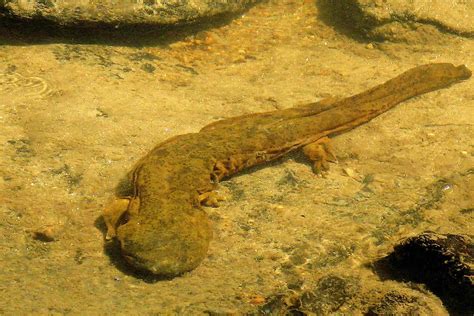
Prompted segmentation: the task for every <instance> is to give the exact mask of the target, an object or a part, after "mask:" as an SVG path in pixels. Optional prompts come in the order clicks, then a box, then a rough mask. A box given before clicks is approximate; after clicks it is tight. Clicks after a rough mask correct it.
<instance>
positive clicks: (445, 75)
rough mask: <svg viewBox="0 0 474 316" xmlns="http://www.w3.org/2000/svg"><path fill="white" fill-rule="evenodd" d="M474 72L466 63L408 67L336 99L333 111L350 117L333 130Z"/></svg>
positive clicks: (336, 130) (354, 123)
mask: <svg viewBox="0 0 474 316" xmlns="http://www.w3.org/2000/svg"><path fill="white" fill-rule="evenodd" d="M471 75H472V72H471V71H470V70H469V69H468V68H467V67H466V66H465V65H460V66H454V65H453V64H450V63H436V64H426V65H421V66H418V67H415V68H412V69H409V70H407V71H406V72H404V73H402V74H401V75H399V76H397V77H395V78H393V79H391V80H388V81H387V82H385V83H383V84H381V85H378V86H375V87H373V88H371V89H369V90H367V91H365V92H362V93H360V94H357V95H354V96H352V97H348V98H346V99H343V100H341V101H339V102H337V103H336V104H335V105H334V107H333V109H334V111H335V112H336V111H337V112H338V113H339V114H340V115H338V117H340V118H347V121H346V122H345V124H343V122H342V120H341V122H337V123H339V124H338V125H339V127H338V128H335V129H334V130H333V131H334V133H335V134H338V133H340V132H343V131H345V130H348V129H352V128H354V127H356V126H358V125H361V124H363V123H365V122H367V121H370V120H371V119H373V118H374V117H376V116H378V115H380V114H382V113H383V112H385V111H387V110H389V109H390V108H392V107H394V106H395V105H397V104H398V103H400V102H403V101H405V100H408V99H410V98H412V97H415V96H418V95H421V94H424V93H427V92H430V91H434V90H438V89H441V88H445V87H448V86H450V85H452V84H454V83H457V82H459V81H462V80H466V79H468V78H470V77H471ZM336 108H337V110H336ZM344 125H345V126H344ZM331 134H333V133H331Z"/></svg>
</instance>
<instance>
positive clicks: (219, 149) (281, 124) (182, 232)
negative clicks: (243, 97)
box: [103, 63, 471, 276]
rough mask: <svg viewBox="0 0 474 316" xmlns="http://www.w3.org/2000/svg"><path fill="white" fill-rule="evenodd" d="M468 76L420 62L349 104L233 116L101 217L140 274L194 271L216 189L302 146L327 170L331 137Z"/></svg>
mask: <svg viewBox="0 0 474 316" xmlns="http://www.w3.org/2000/svg"><path fill="white" fill-rule="evenodd" d="M470 76H471V71H470V70H469V69H468V68H466V67H465V66H463V65H461V66H458V67H455V66H454V65H452V64H448V63H437V64H427V65H422V66H419V67H415V68H412V69H410V70H408V71H406V72H405V73H403V74H401V75H399V76H398V77H395V78H394V79H391V80H389V81H387V82H385V83H384V84H381V85H378V86H376V87H374V88H372V89H369V90H367V91H365V92H363V93H360V94H357V95H354V96H351V97H348V98H345V99H341V100H329V99H328V100H323V101H321V102H316V103H311V104H307V105H304V106H298V107H294V108H289V109H285V110H276V111H271V112H265V113H257V114H249V115H243V116H238V117H234V118H229V119H225V120H221V121H217V122H215V123H212V124H210V125H207V126H206V127H204V128H203V129H201V131H199V132H198V133H190V134H184V135H179V136H176V137H173V138H171V139H168V140H166V141H164V142H163V143H161V144H158V145H157V146H156V147H155V148H153V149H152V150H151V151H150V152H149V153H148V154H147V155H146V156H145V157H143V158H142V159H141V160H139V161H138V163H137V164H136V165H135V167H134V168H133V169H132V171H131V172H130V173H129V174H128V176H127V178H126V180H125V181H123V183H122V184H121V185H119V188H120V189H118V190H117V193H116V197H115V199H114V201H113V202H111V203H110V204H109V206H108V207H106V209H105V211H104V214H103V216H104V220H105V222H106V224H107V228H108V232H107V239H111V238H117V239H118V240H119V243H120V251H121V253H122V255H123V257H124V258H125V259H126V261H127V262H128V263H130V264H131V265H132V266H134V267H135V268H138V269H140V270H145V271H149V272H151V273H153V274H156V275H163V276H175V275H179V274H181V273H183V272H186V271H190V270H192V269H194V268H195V267H196V266H198V265H199V263H200V262H201V261H202V260H203V259H204V258H205V256H206V253H207V250H208V246H209V241H210V240H211V238H212V228H211V225H210V222H209V219H208V217H207V215H206V212H205V211H204V210H203V209H202V208H201V204H205V205H215V204H216V202H217V199H218V198H217V197H216V196H215V195H214V194H213V189H215V187H216V185H217V182H219V181H220V180H221V179H223V178H225V177H228V176H230V175H233V174H235V173H237V172H239V171H241V170H243V169H245V168H248V167H250V166H254V165H256V164H259V163H263V162H266V161H270V160H273V159H276V158H278V157H280V156H282V155H284V154H286V153H288V152H290V151H292V150H295V149H297V148H303V151H304V152H305V154H306V155H307V156H308V157H309V158H310V159H311V160H312V161H314V162H315V168H316V169H318V170H319V169H321V168H325V167H326V166H327V163H326V161H327V160H328V154H330V152H329V151H328V147H327V145H326V144H327V140H328V137H332V136H334V135H337V134H340V133H342V132H346V131H348V130H350V129H352V128H354V127H356V126H359V125H361V124H364V123H367V122H368V121H370V120H371V119H372V118H374V117H376V116H377V115H380V114H381V113H383V112H385V111H387V110H388V109H390V108H391V107H393V106H394V105H396V104H398V103H400V102H402V101H404V100H407V99H409V98H411V97H414V96H417V95H420V94H423V93H426V92H429V91H433V90H436V89H440V88H443V87H446V86H448V85H450V84H453V83H455V82H458V81H460V80H463V79H467V78H469V77H470Z"/></svg>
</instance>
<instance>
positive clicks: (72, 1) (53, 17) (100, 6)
mask: <svg viewBox="0 0 474 316" xmlns="http://www.w3.org/2000/svg"><path fill="white" fill-rule="evenodd" d="M257 1H258V0H226V1H222V0H195V1H188V0H136V1H133V0H99V1H96V0H82V1H77V0H62V1H59V0H50V1H44V0H0V10H1V12H3V14H4V15H8V16H13V17H18V18H22V19H36V18H41V19H46V20H50V21H54V22H56V23H59V24H62V25H71V24H73V25H81V26H88V25H95V24H98V23H100V24H104V23H105V24H112V25H117V26H118V25H120V24H159V25H164V24H177V23H189V22H193V21H196V20H200V19H203V18H208V17H212V16H215V15H220V14H232V13H237V12H241V11H243V10H245V9H246V8H247V7H248V6H249V5H251V4H253V3H256V2H257Z"/></svg>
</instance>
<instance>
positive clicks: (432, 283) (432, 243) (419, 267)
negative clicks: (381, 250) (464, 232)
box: [375, 232, 474, 314]
mask: <svg viewBox="0 0 474 316" xmlns="http://www.w3.org/2000/svg"><path fill="white" fill-rule="evenodd" d="M375 267H376V269H377V270H378V272H379V274H380V275H382V276H384V277H385V278H392V279H400V280H403V281H412V282H417V283H424V284H426V286H427V287H428V288H429V289H430V290H431V291H432V292H433V293H434V294H436V295H437V296H439V297H440V298H441V300H442V301H443V303H444V304H445V305H446V306H447V307H448V308H449V309H450V310H451V311H453V312H455V313H461V314H465V313H469V314H472V313H474V244H473V242H472V238H471V237H469V236H461V235H453V234H446V235H442V234H437V233H433V232H425V233H423V234H420V235H418V236H415V237H411V238H407V239H405V240H403V241H401V242H400V243H399V244H398V245H396V246H395V247H394V251H393V253H391V254H390V255H388V256H387V257H385V258H383V259H381V260H379V261H378V262H377V263H376V264H375Z"/></svg>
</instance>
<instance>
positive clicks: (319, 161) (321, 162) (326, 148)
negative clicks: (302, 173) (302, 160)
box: [303, 137, 337, 174]
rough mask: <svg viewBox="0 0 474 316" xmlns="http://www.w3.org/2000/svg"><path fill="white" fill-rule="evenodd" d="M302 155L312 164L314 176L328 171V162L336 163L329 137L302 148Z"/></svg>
mask: <svg viewBox="0 0 474 316" xmlns="http://www.w3.org/2000/svg"><path fill="white" fill-rule="evenodd" d="M303 153H304V154H305V156H306V157H308V159H309V160H311V161H312V162H313V163H314V165H313V168H314V169H313V171H314V172H315V173H316V174H321V173H322V172H323V171H327V170H328V169H329V162H334V163H337V158H336V155H335V154H334V149H333V147H332V145H331V139H330V138H329V137H323V138H320V139H318V140H317V141H315V142H314V143H311V144H308V145H306V146H304V147H303Z"/></svg>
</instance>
